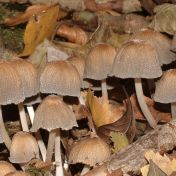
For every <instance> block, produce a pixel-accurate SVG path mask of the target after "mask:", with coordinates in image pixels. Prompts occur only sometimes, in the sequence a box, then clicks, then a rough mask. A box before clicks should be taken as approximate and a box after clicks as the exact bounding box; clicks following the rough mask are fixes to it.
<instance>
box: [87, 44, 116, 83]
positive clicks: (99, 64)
mask: <svg viewBox="0 0 176 176" xmlns="http://www.w3.org/2000/svg"><path fill="white" fill-rule="evenodd" d="M115 56H116V50H115V48H114V47H112V46H111V45H109V44H106V43H101V44H97V45H96V46H94V47H93V48H92V49H91V50H90V52H89V54H88V56H87V58H86V63H85V72H84V74H85V75H84V77H85V78H90V79H95V80H102V79H106V78H107V76H108V75H109V73H110V71H111V69H112V64H113V62H114V59H115Z"/></svg>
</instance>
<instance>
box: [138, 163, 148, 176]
mask: <svg viewBox="0 0 176 176" xmlns="http://www.w3.org/2000/svg"><path fill="white" fill-rule="evenodd" d="M140 170H141V173H142V176H147V175H148V171H149V164H148V165H146V166H144V167H141V169H140Z"/></svg>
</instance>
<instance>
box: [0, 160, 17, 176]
mask: <svg viewBox="0 0 176 176" xmlns="http://www.w3.org/2000/svg"><path fill="white" fill-rule="evenodd" d="M14 171H16V169H15V167H14V166H13V165H12V164H11V163H9V162H7V161H0V176H4V175H6V174H8V173H10V172H14Z"/></svg>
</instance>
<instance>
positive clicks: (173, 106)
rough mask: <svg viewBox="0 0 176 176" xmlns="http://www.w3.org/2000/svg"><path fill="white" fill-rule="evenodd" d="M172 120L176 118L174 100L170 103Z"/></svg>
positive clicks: (175, 103)
mask: <svg viewBox="0 0 176 176" xmlns="http://www.w3.org/2000/svg"><path fill="white" fill-rule="evenodd" d="M171 114H172V120H173V119H176V102H174V103H171Z"/></svg>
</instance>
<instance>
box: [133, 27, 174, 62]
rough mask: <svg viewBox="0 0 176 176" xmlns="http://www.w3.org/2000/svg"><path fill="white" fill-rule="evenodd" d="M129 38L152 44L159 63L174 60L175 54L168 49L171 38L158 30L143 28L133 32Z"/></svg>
mask: <svg viewBox="0 0 176 176" xmlns="http://www.w3.org/2000/svg"><path fill="white" fill-rule="evenodd" d="M131 39H132V40H134V39H139V40H144V41H146V42H147V43H149V44H150V45H152V46H153V47H154V48H155V49H156V51H157V53H158V59H159V61H160V65H163V64H169V63H171V62H172V61H174V60H176V55H175V54H174V53H173V52H171V51H170V50H171V42H172V41H171V39H170V38H168V37H167V36H165V35H164V34H161V33H160V32H157V31H154V30H152V29H147V28H144V29H142V30H141V31H139V32H137V33H135V34H134V35H133V36H132V38H131Z"/></svg>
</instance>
